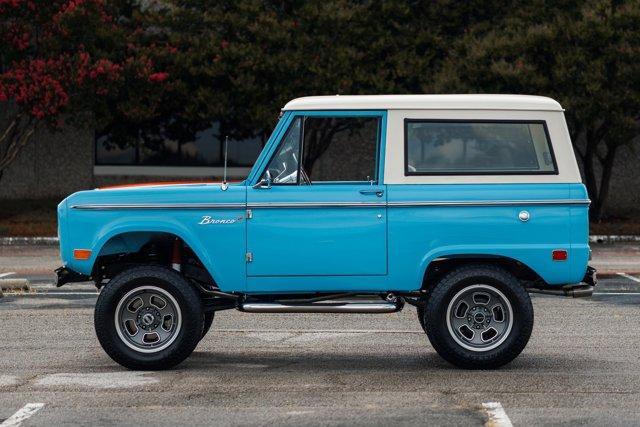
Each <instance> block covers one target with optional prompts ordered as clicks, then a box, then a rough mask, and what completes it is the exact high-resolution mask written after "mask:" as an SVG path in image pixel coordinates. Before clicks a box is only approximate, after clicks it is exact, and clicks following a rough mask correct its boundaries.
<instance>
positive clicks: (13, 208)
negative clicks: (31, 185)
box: [0, 200, 60, 237]
mask: <svg viewBox="0 0 640 427" xmlns="http://www.w3.org/2000/svg"><path fill="white" fill-rule="evenodd" d="M59 202H60V201H59V200H0V236H27V237H30V236H55V235H57V233H58V231H57V227H58V224H57V219H56V206H57V205H58V203H59Z"/></svg>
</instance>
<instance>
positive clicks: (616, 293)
mask: <svg viewBox="0 0 640 427" xmlns="http://www.w3.org/2000/svg"><path fill="white" fill-rule="evenodd" d="M593 295H633V296H635V295H640V292H594V293H593Z"/></svg>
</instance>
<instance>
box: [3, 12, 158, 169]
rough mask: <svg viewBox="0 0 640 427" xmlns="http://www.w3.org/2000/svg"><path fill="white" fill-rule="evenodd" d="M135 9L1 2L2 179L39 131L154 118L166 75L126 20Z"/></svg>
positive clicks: (141, 36) (142, 37) (153, 51)
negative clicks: (117, 114)
mask: <svg viewBox="0 0 640 427" xmlns="http://www.w3.org/2000/svg"><path fill="white" fill-rule="evenodd" d="M134 10H135V8H134V7H132V6H131V4H130V3H129V2H126V1H123V2H110V3H109V5H106V4H105V3H104V2H103V1H102V0H0V17H1V19H2V20H1V21H0V43H1V45H0V47H1V50H0V52H1V53H0V55H1V56H0V66H2V68H1V69H0V71H1V73H0V106H2V110H1V111H2V116H3V117H2V118H3V119H4V120H6V123H7V125H6V127H5V128H4V129H2V130H0V178H1V176H2V173H3V171H4V170H5V169H6V168H7V166H9V164H11V162H12V161H13V160H15V158H16V157H17V155H18V154H19V153H20V151H21V149H22V148H23V147H24V146H25V145H26V144H27V143H28V142H29V141H30V140H31V138H32V137H33V135H34V134H35V133H36V131H38V130H40V129H44V128H47V129H49V130H52V131H56V130H58V129H60V128H61V127H62V126H63V125H64V124H65V123H72V124H74V125H76V126H82V125H84V124H87V123H95V122H96V121H102V122H104V121H111V120H112V118H113V112H114V111H120V112H121V113H122V114H125V115H128V116H129V117H134V118H136V119H138V120H139V119H140V118H147V117H150V116H152V115H153V114H154V113H155V108H156V107H157V105H158V104H160V101H161V100H160V99H159V98H160V96H161V95H162V94H163V93H164V92H166V91H159V92H160V95H158V94H157V93H158V91H157V87H158V85H163V82H164V81H165V80H167V78H168V74H167V73H166V72H158V71H155V70H154V66H155V62H154V60H155V59H156V57H157V56H158V55H157V54H156V52H157V51H158V49H155V46H153V45H152V44H151V43H149V42H148V40H147V39H148V37H146V36H145V34H144V32H143V31H141V30H140V29H136V28H135V27H134V24H135V23H134V22H133V21H132V20H131V19H127V18H128V16H127V15H129V16H131V15H132V13H134ZM115 100H117V101H115ZM132 100H135V102H132ZM127 101H129V102H127ZM114 102H117V103H118V105H119V106H118V108H110V107H109V105H110V104H113V103H114ZM143 103H144V104H143Z"/></svg>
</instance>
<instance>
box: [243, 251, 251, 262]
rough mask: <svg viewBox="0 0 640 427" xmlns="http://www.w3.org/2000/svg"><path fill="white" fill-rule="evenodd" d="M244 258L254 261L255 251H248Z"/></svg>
mask: <svg viewBox="0 0 640 427" xmlns="http://www.w3.org/2000/svg"><path fill="white" fill-rule="evenodd" d="M244 259H245V261H247V262H253V253H252V252H247V253H246V254H245V255H244Z"/></svg>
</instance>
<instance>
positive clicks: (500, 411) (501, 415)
mask: <svg viewBox="0 0 640 427" xmlns="http://www.w3.org/2000/svg"><path fill="white" fill-rule="evenodd" d="M482 408H483V409H484V411H485V412H486V414H487V422H486V423H484V425H485V426H486V427H513V424H511V420H510V419H509V417H508V416H507V413H506V412H505V411H504V408H503V407H502V405H501V404H500V402H485V403H483V404H482Z"/></svg>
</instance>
